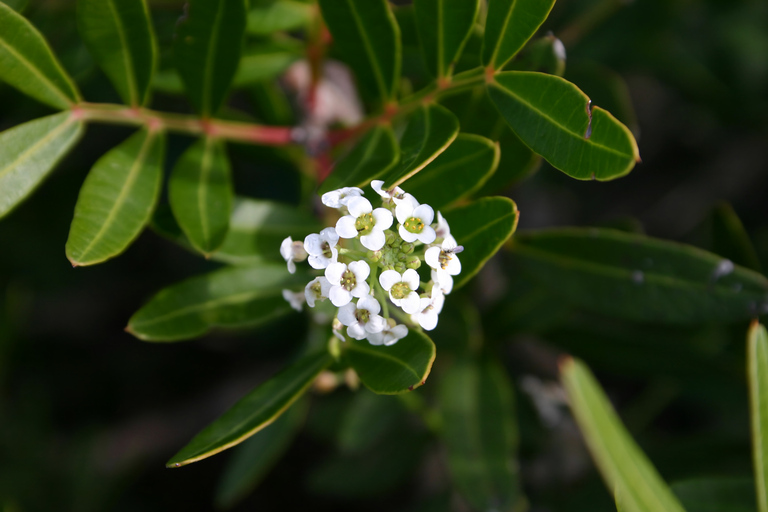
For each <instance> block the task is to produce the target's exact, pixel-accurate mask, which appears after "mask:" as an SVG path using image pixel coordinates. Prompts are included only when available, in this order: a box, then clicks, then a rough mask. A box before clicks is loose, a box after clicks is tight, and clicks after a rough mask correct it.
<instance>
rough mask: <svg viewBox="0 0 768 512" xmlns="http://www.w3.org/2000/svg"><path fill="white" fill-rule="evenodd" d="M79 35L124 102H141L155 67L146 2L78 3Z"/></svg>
mask: <svg viewBox="0 0 768 512" xmlns="http://www.w3.org/2000/svg"><path fill="white" fill-rule="evenodd" d="M77 22H78V25H79V29H80V34H81V36H82V38H83V41H85V44H86V45H87V46H88V50H90V52H91V54H93V56H94V58H95V59H96V62H98V63H99V66H101V68H102V69H103V70H104V72H105V73H106V74H107V76H108V77H109V79H110V80H111V81H112V84H113V85H114V86H115V88H116V89H117V91H118V92H119V93H120V97H121V98H122V99H123V101H124V102H125V103H127V104H128V105H131V106H134V107H136V106H139V105H141V104H143V103H144V101H145V98H146V97H147V91H148V89H149V83H150V81H151V79H152V72H153V70H154V67H155V51H156V50H155V36H154V32H153V30H152V22H151V20H150V18H149V10H148V9H147V5H146V1H145V0H138V1H137V0H78V2H77Z"/></svg>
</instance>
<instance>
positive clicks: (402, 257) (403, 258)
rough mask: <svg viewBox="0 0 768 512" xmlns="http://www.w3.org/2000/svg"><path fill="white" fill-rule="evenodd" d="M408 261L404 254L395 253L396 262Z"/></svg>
mask: <svg viewBox="0 0 768 512" xmlns="http://www.w3.org/2000/svg"><path fill="white" fill-rule="evenodd" d="M407 259H408V255H407V254H404V253H402V252H399V253H397V261H406V260H407Z"/></svg>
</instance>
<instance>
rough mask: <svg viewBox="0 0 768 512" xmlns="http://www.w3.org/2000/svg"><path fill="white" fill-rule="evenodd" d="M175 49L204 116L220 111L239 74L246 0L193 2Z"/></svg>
mask: <svg viewBox="0 0 768 512" xmlns="http://www.w3.org/2000/svg"><path fill="white" fill-rule="evenodd" d="M186 5H187V14H186V16H185V17H184V18H183V19H182V20H181V21H180V22H179V24H178V26H177V30H176V39H175V42H174V46H173V52H174V61H175V63H176V69H177V70H178V71H179V75H181V79H182V81H183V82H184V86H185V87H186V89H187V94H188V95H189V98H190V100H191V101H192V104H193V105H194V106H195V108H197V110H198V111H199V112H200V114H202V115H203V117H209V116H211V115H213V114H214V113H215V112H216V110H218V108H219V106H220V105H221V103H222V102H223V101H224V98H225V97H226V95H227V91H228V90H229V86H230V85H231V84H232V79H233V78H234V76H235V72H236V71H237V65H238V63H239V61H240V52H241V50H242V45H243V34H244V32H245V16H246V12H245V0H226V1H219V0H190V1H189V2H187V4H186Z"/></svg>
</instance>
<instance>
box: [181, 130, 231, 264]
mask: <svg viewBox="0 0 768 512" xmlns="http://www.w3.org/2000/svg"><path fill="white" fill-rule="evenodd" d="M230 174H231V172H230V168H229V159H228V158H227V153H226V150H225V149H224V144H223V143H222V142H221V141H218V140H215V139H211V138H205V139H201V140H199V141H197V142H196V143H195V144H193V145H192V146H191V147H190V148H189V149H187V150H186V151H185V152H184V154H182V155H181V157H179V160H178V161H177V162H176V165H175V166H174V168H173V172H172V173H171V178H170V180H169V182H168V200H169V202H170V203H171V209H172V210H173V214H174V216H175V217H176V220H177V221H178V223H179V226H181V229H182V230H183V231H184V234H185V235H186V236H187V239H188V240H189V241H190V242H191V243H192V245H193V246H194V247H195V248H196V249H197V250H199V251H200V252H202V253H204V254H210V253H211V252H213V251H214V250H216V249H218V248H219V247H220V246H221V244H222V243H223V242H224V239H225V237H226V236H227V231H229V217H230V215H231V213H232V201H233V199H234V198H233V191H232V178H231V176H230Z"/></svg>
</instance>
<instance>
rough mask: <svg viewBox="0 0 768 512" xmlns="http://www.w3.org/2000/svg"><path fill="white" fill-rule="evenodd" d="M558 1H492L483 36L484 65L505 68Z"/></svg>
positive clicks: (489, 5)
mask: <svg viewBox="0 0 768 512" xmlns="http://www.w3.org/2000/svg"><path fill="white" fill-rule="evenodd" d="M553 5H555V0H490V1H489V2H488V16H487V18H486V22H485V38H484V39H483V65H485V66H491V67H492V68H493V69H501V68H503V67H504V64H506V63H507V62H509V60H510V59H511V58H512V57H514V56H515V54H517V52H519V51H520V49H521V48H522V47H523V46H524V45H525V43H526V42H528V40H529V39H530V38H531V37H533V35H534V34H535V33H536V31H537V30H538V29H539V27H540V26H541V24H542V23H544V20H546V19H547V17H548V16H549V11H551V10H552V6H553Z"/></svg>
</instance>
